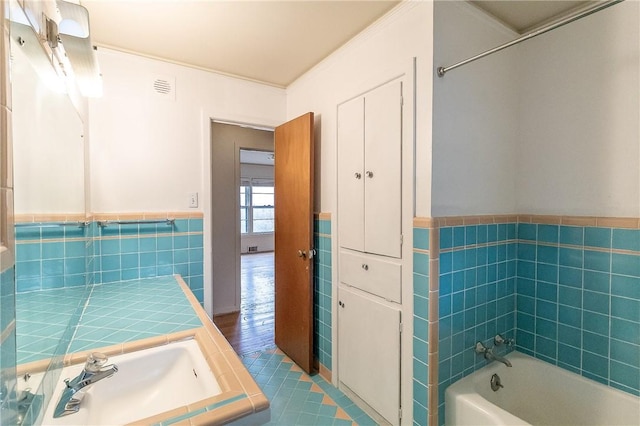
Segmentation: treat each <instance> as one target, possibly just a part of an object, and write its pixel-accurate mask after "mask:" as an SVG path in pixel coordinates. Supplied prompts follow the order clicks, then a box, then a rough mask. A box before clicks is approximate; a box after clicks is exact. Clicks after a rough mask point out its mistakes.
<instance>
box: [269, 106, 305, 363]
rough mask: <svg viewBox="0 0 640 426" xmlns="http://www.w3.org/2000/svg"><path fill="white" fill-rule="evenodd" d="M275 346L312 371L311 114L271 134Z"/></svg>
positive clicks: (280, 127)
mask: <svg viewBox="0 0 640 426" xmlns="http://www.w3.org/2000/svg"><path fill="white" fill-rule="evenodd" d="M274 147H275V149H274V154H275V292H276V294H275V342H276V345H278V347H279V348H280V349H281V350H282V351H283V352H284V353H286V354H287V355H288V356H289V357H290V358H291V359H292V360H293V361H295V362H296V364H298V365H299V366H300V368H302V369H303V370H304V371H306V372H308V373H310V372H311V370H312V369H313V260H312V257H313V253H314V252H313V177H314V174H313V150H314V148H313V113H311V112H310V113H307V114H305V115H303V116H300V117H298V118H296V119H294V120H291V121H289V122H288V123H285V124H283V125H281V126H279V127H277V128H276V132H275V144H274Z"/></svg>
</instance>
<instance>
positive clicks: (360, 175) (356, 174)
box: [353, 172, 362, 179]
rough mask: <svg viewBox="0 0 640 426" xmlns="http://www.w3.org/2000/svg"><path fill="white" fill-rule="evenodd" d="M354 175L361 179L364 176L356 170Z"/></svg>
mask: <svg viewBox="0 0 640 426" xmlns="http://www.w3.org/2000/svg"><path fill="white" fill-rule="evenodd" d="M353 175H354V176H355V177H356V179H360V178H361V177H362V174H360V173H358V172H355V173H354V174H353Z"/></svg>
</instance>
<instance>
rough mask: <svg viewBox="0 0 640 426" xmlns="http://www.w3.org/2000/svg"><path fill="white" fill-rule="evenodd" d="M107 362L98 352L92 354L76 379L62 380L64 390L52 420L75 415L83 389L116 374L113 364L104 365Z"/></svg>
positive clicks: (78, 408) (104, 356) (82, 395)
mask: <svg viewBox="0 0 640 426" xmlns="http://www.w3.org/2000/svg"><path fill="white" fill-rule="evenodd" d="M107 360H108V358H107V356H106V355H104V354H102V353H100V352H93V353H92V354H91V355H89V356H88V357H87V361H86V362H85V364H84V368H83V369H82V372H80V374H79V375H78V376H77V377H75V378H73V379H71V380H69V379H65V380H64V383H65V385H66V388H65V389H64V391H63V392H62V396H61V397H60V401H58V405H56V409H55V411H54V413H53V417H54V418H58V417H62V416H66V415H68V414H73V413H77V412H78V410H80V403H81V402H82V398H83V397H84V394H85V389H86V388H87V387H88V386H90V385H92V384H94V383H96V382H98V381H100V380H102V379H107V378H109V377H111V376H113V375H114V374H115V373H117V372H118V367H117V366H116V365H115V364H110V365H105V364H106V362H107Z"/></svg>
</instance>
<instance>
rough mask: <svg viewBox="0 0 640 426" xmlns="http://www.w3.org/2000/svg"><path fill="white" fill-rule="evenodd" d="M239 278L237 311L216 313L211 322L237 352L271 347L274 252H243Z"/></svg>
mask: <svg viewBox="0 0 640 426" xmlns="http://www.w3.org/2000/svg"><path fill="white" fill-rule="evenodd" d="M240 277H241V282H242V292H241V300H240V312H233V313H229V314H223V315H216V316H215V317H214V318H213V321H214V323H215V324H216V326H217V327H218V328H219V329H220V331H221V332H222V334H223V335H224V337H226V338H227V340H228V341H229V343H230V344H231V346H232V347H233V349H234V350H235V351H236V353H237V354H238V355H243V354H249V353H254V352H257V351H261V350H265V349H268V348H273V347H274V346H275V343H274V337H273V330H274V316H273V315H274V297H275V293H274V292H275V289H274V258H273V252H267V253H256V254H245V255H242V256H241V266H240Z"/></svg>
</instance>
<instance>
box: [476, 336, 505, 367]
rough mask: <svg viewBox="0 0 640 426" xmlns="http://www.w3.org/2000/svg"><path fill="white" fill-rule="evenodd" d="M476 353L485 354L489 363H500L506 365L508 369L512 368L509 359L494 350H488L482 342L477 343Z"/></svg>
mask: <svg viewBox="0 0 640 426" xmlns="http://www.w3.org/2000/svg"><path fill="white" fill-rule="evenodd" d="M475 350H476V353H478V354H483V355H484V359H488V360H489V361H498V362H501V363H503V364H504V365H506V366H507V367H511V362H509V360H508V359H506V358H503V357H501V356H499V355H497V354H495V353H494V352H493V348H488V347H486V346H485V345H483V344H482V342H476V346H475Z"/></svg>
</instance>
